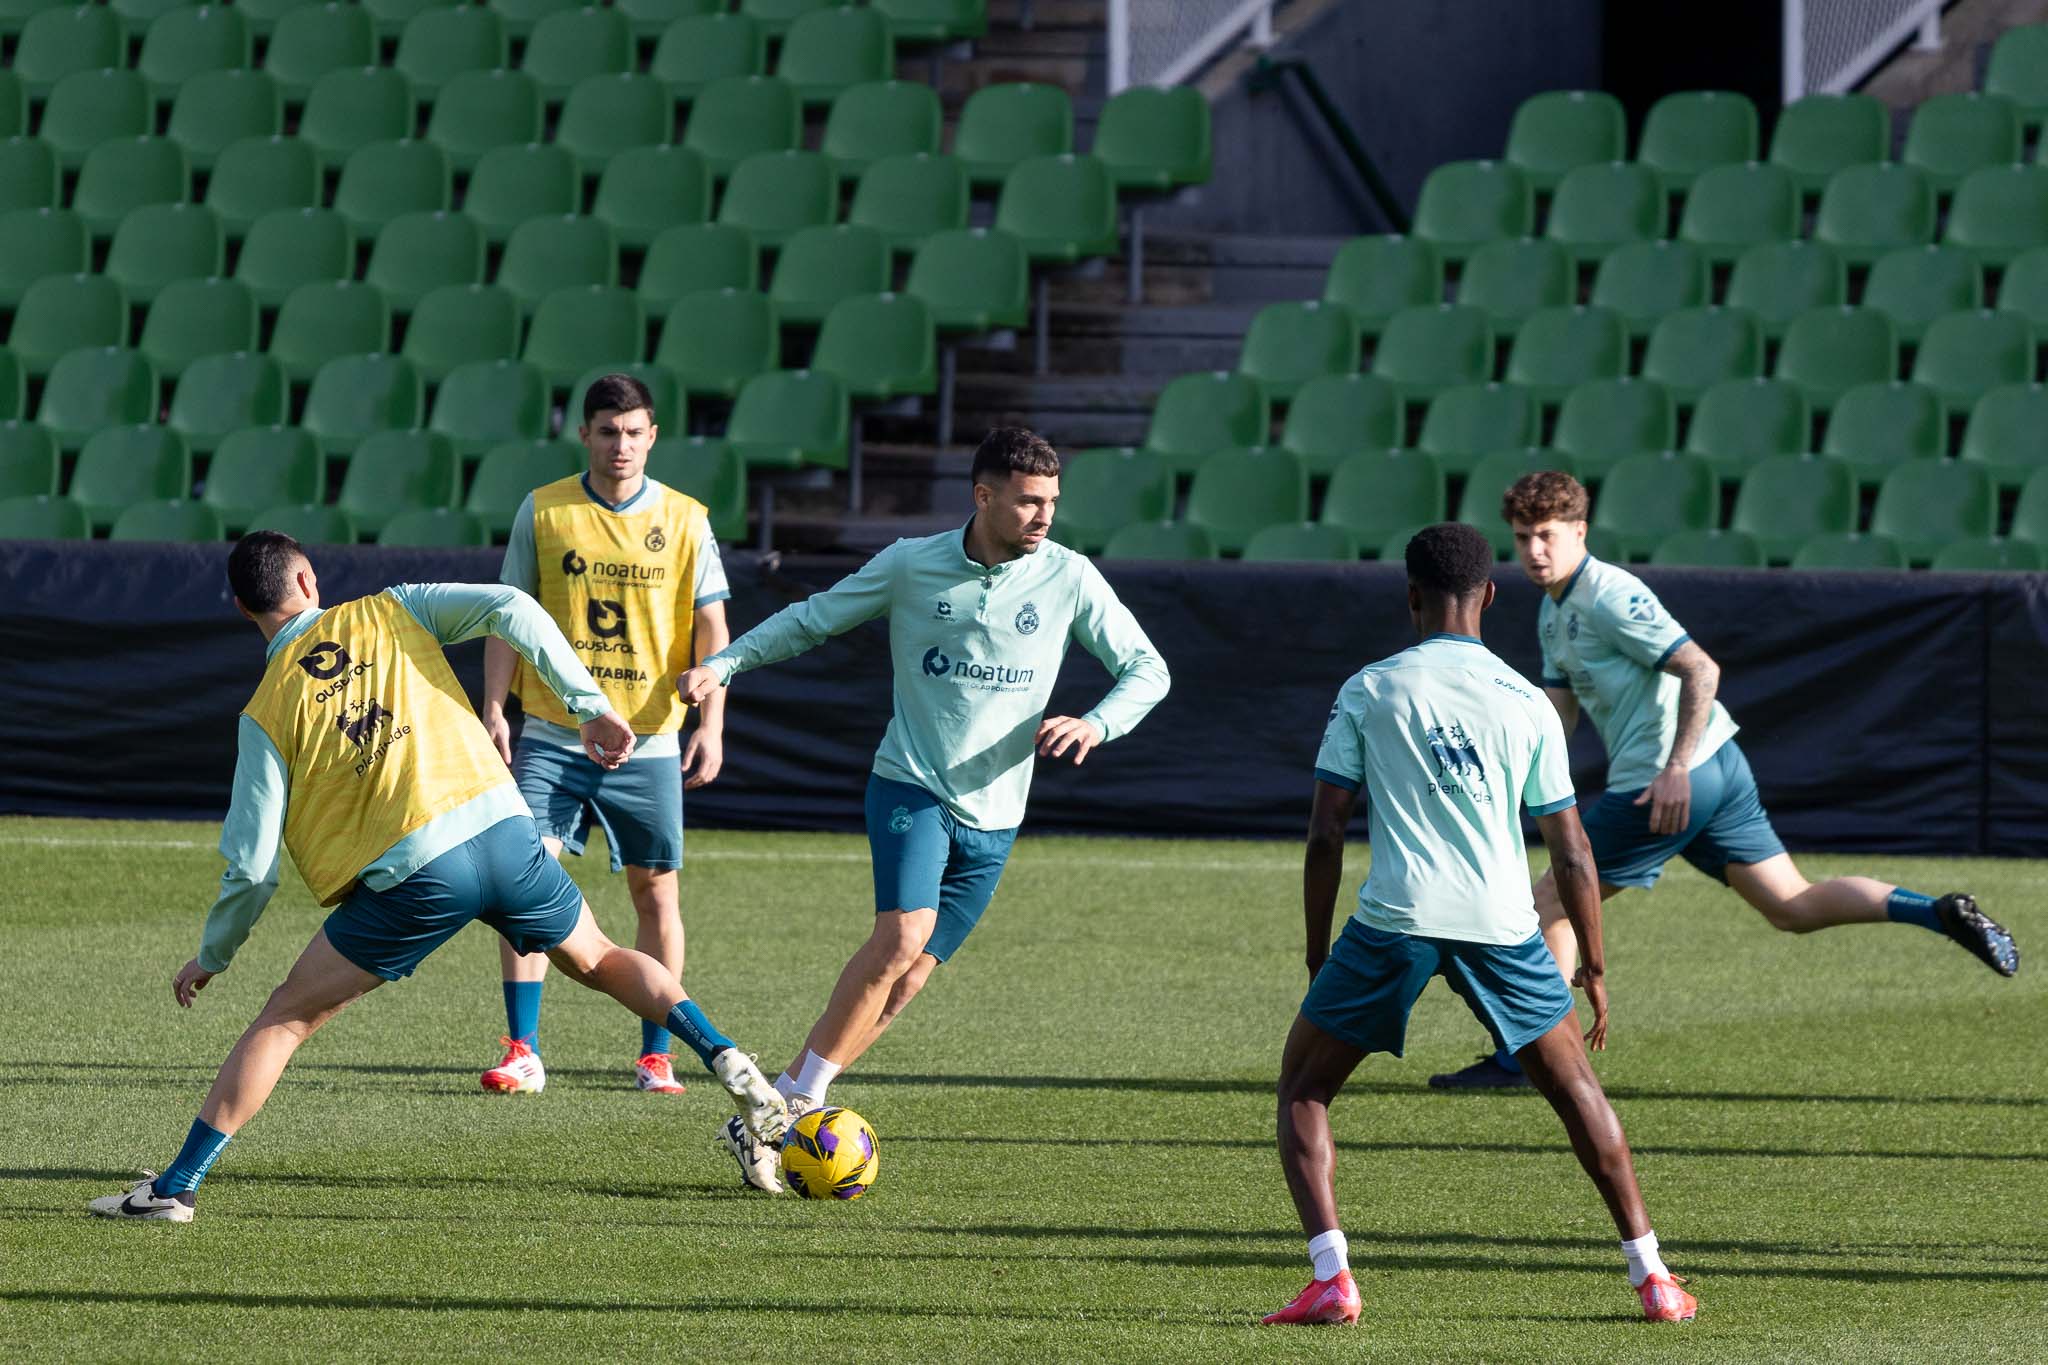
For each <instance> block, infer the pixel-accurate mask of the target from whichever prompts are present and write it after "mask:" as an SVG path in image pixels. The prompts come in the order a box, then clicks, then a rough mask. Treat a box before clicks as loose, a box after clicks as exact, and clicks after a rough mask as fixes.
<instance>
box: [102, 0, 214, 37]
mask: <svg viewBox="0 0 2048 1365" xmlns="http://www.w3.org/2000/svg"><path fill="white" fill-rule="evenodd" d="M193 2H194V0H108V3H107V7H108V8H109V9H111V10H113V11H114V13H115V14H116V15H117V16H119V18H120V20H121V31H122V32H123V33H125V34H126V35H127V36H128V42H129V45H130V46H134V45H135V44H137V43H140V42H141V41H142V40H143V39H144V38H145V37H146V36H148V33H149V26H150V25H151V24H153V23H155V22H156V21H157V20H158V19H160V18H162V17H163V16H164V15H166V14H168V13H170V12H171V11H172V10H174V9H183V8H185V7H186V6H188V5H190V4H192V3H193ZM247 18H248V16H247V15H244V16H243V19H244V20H245V21H246V20H247Z"/></svg>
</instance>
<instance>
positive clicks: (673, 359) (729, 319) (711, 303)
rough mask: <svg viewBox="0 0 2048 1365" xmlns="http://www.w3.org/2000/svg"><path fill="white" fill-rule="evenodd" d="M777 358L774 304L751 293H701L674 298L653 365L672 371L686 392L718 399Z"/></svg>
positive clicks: (779, 344)
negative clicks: (674, 301)
mask: <svg viewBox="0 0 2048 1365" xmlns="http://www.w3.org/2000/svg"><path fill="white" fill-rule="evenodd" d="M781 360H782V331H781V320H780V318H778V317H777V316H776V312H775V305H774V304H773V303H771V302H769V300H768V297H767V296H766V295H765V294H758V293H755V292H754V291H753V290H750V289H706V290H703V291H701V292H699V293H695V294H689V295H685V296H684V297H683V298H681V299H679V300H677V301H676V303H675V305H674V306H673V307H671V308H670V309H669V311H668V317H667V319H666V320H665V321H664V322H663V324H662V328H661V342H660V344H659V345H658V346H656V347H655V351H654V363H655V364H657V365H660V366H662V367H664V368H665V369H668V370H670V371H672V372H673V373H674V374H675V376H676V378H677V379H678V380H680V381H681V382H682V385H683V389H684V391H685V392H686V393H691V394H708V395H713V396H716V397H720V398H733V397H736V396H738V394H739V391H740V390H741V388H743V387H744V386H745V385H746V383H747V381H749V380H751V379H753V378H754V377H755V376H756V375H761V374H766V373H768V372H769V371H771V370H773V369H774V368H775V367H776V366H777V365H778V364H780V363H781Z"/></svg>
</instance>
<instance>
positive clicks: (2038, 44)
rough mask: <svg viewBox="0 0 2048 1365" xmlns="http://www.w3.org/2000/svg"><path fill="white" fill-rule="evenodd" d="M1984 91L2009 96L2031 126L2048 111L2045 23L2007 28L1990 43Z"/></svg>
mask: <svg viewBox="0 0 2048 1365" xmlns="http://www.w3.org/2000/svg"><path fill="white" fill-rule="evenodd" d="M1984 93H1985V94H1987V95H2002V96H2004V97H2005V98H2007V99H2009V100H2011V101H2012V102H2013V104H2014V105H2016V106H2017V107H2018V109H2019V112H2020V117H2021V118H2022V119H2024V120H2025V121H2026V124H2027V126H2028V127H2030V128H2039V127H2040V126H2041V120H2042V117H2043V115H2048V27H2043V26H2041V25H2038V24H2029V25H2021V26H2018V27H2014V28H2009V29H2007V30H2005V32H2003V33H2001V34H1999V35H1998V41H1997V42H1995V43H1993V44H1992V46H1991V58H1990V61H1989V62H1988V63H1987V64H1986V66H1985V68H1984Z"/></svg>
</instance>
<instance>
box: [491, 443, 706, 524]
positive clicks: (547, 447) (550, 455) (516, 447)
mask: <svg viewBox="0 0 2048 1365" xmlns="http://www.w3.org/2000/svg"><path fill="white" fill-rule="evenodd" d="M658 444H666V443H665V442H662V443H658ZM576 455H577V450H576V447H575V446H573V445H570V444H568V443H567V442H564V441H543V440H539V439H528V440H525V441H507V442H504V443H500V444H497V445H495V446H494V447H493V448H492V449H491V451H490V453H489V454H487V455H485V456H484V458H483V463H482V464H480V465H478V466H477V469H476V475H475V477H474V478H472V479H471V480H470V483H469V496H468V497H467V498H466V499H465V500H464V501H463V504H462V505H463V507H464V508H465V509H466V510H467V511H468V512H469V513H470V514H471V515H473V516H474V517H475V518H476V519H477V520H478V521H479V522H480V523H481V524H482V525H483V527H484V529H486V530H487V531H489V532H490V533H491V534H492V535H494V536H502V535H505V534H506V533H508V532H509V531H510V530H511V529H512V517H513V515H514V514H515V513H517V512H518V511H519V505H520V504H521V503H523V502H525V501H526V499H527V497H528V496H529V495H530V494H531V493H532V492H533V491H534V490H535V489H537V488H539V487H541V486H542V485H543V484H550V483H554V482H556V481H557V480H559V479H566V478H568V477H569V476H570V475H572V474H578V473H581V472H582V470H583V462H582V461H581V460H579V459H577V458H576Z"/></svg>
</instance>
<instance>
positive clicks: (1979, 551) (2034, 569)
mask: <svg viewBox="0 0 2048 1365" xmlns="http://www.w3.org/2000/svg"><path fill="white" fill-rule="evenodd" d="M1929 567H1930V568H1933V569H1936V570H1939V571H1942V572H1946V573H2038V572H2040V570H2041V569H2042V568H2043V567H2048V565H2044V563H2043V560H2042V556H2041V551H2040V549H2039V548H2038V547H2036V546H2034V545H2032V544H2030V543H2029V542H2027V541H2024V540H1999V539H1997V538H1995V537H1991V536H1983V537H1973V538H1971V539H1969V540H1952V541H1950V542H1949V543H1948V544H1946V545H1944V546H1942V547H1941V549H1940V550H1939V551H1937V552H1936V554H1935V556H1934V562H1933V564H1931V565H1930V566H1929Z"/></svg>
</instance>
